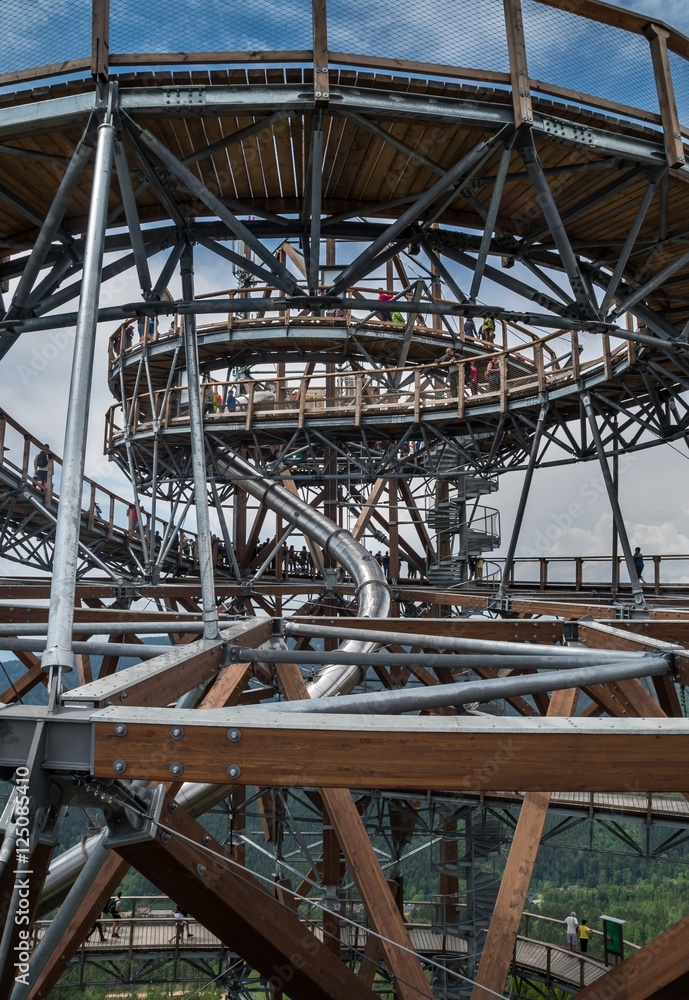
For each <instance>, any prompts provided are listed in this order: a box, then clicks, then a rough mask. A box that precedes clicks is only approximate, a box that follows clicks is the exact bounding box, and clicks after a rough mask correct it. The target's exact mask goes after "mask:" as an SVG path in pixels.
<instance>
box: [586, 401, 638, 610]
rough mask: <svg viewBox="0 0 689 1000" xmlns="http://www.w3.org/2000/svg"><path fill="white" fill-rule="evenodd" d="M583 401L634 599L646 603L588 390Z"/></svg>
mask: <svg viewBox="0 0 689 1000" xmlns="http://www.w3.org/2000/svg"><path fill="white" fill-rule="evenodd" d="M581 402H582V404H583V407H584V410H585V411H586V417H587V420H588V424H589V428H590V431H591V437H592V439H593V443H594V446H595V449H596V455H597V457H598V463H599V465H600V470H601V472H602V474H603V481H604V482H605V488H606V490H607V493H608V500H609V501H610V508H611V510H612V516H613V519H614V521H615V524H616V525H617V533H618V537H619V540H620V544H621V546H622V552H623V553H624V561H625V563H626V564H627V572H628V573H629V580H630V583H631V587H632V593H633V594H634V601H635V603H636V604H640V605H643V604H645V603H646V602H645V600H644V591H643V587H642V586H641V584H640V583H639V578H638V574H637V572H636V568H635V566H634V557H633V555H632V549H631V545H630V544H629V535H628V534H627V528H626V526H625V523H624V517H623V515H622V508H621V507H620V503H619V500H618V499H617V492H616V490H615V483H614V481H613V478H612V473H611V472H610V466H609V465H608V460H607V458H606V457H605V448H604V447H603V442H602V440H601V436H600V431H599V430H598V424H597V423H596V414H595V412H594V409H593V403H592V402H591V396H590V394H589V393H588V392H586V393H583V395H582V397H581Z"/></svg>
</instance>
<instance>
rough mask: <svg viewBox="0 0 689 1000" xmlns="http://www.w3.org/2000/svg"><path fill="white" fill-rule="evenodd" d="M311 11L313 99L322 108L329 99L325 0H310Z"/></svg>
mask: <svg viewBox="0 0 689 1000" xmlns="http://www.w3.org/2000/svg"><path fill="white" fill-rule="evenodd" d="M311 11H312V17H313V99H314V104H315V105H316V107H317V108H324V107H327V105H328V101H329V99H330V74H329V70H328V21H327V15H326V0H311Z"/></svg>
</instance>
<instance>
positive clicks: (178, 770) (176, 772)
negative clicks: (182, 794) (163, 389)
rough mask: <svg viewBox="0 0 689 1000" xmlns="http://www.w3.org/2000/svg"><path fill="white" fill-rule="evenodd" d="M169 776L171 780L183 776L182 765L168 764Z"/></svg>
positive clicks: (177, 763)
mask: <svg viewBox="0 0 689 1000" xmlns="http://www.w3.org/2000/svg"><path fill="white" fill-rule="evenodd" d="M170 774H171V775H172V777H173V778H179V776H180V774H184V765H183V764H180V763H179V761H175V763H174V764H170Z"/></svg>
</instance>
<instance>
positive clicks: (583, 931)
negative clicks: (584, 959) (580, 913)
mask: <svg viewBox="0 0 689 1000" xmlns="http://www.w3.org/2000/svg"><path fill="white" fill-rule="evenodd" d="M565 933H566V934H567V950H568V951H576V950H577V943H578V944H579V948H580V950H581V953H582V955H585V954H586V952H587V951H588V947H589V936H590V934H591V931H590V929H589V926H588V924H587V923H586V921H585V920H582V921H581V923H579V921H578V920H577V915H576V913H575V912H574V911H572V912H571V913H570V915H569V916H568V917H566V918H565Z"/></svg>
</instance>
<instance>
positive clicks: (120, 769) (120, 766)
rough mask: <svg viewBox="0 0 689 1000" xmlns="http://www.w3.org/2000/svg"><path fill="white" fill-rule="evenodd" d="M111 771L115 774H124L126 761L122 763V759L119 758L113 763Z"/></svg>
mask: <svg viewBox="0 0 689 1000" xmlns="http://www.w3.org/2000/svg"><path fill="white" fill-rule="evenodd" d="M112 769H113V771H115V772H116V773H117V774H124V772H125V771H126V770H127V764H126V761H123V760H122V758H119V759H118V760H116V761H115V762H114V763H113V765H112Z"/></svg>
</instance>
